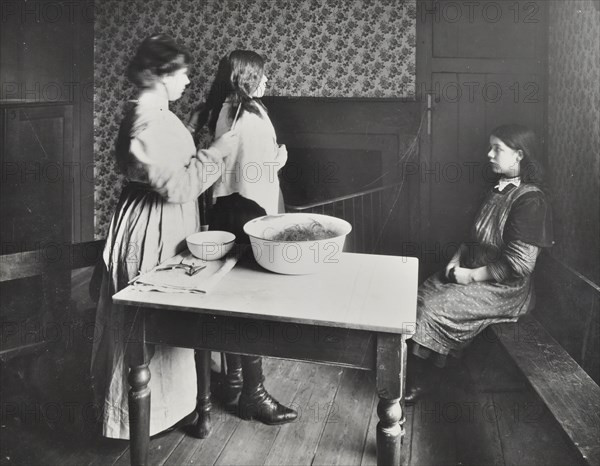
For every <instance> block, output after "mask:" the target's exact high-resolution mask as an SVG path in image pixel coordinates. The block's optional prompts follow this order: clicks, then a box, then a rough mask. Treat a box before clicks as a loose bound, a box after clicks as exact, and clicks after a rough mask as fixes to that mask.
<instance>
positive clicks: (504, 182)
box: [494, 176, 521, 192]
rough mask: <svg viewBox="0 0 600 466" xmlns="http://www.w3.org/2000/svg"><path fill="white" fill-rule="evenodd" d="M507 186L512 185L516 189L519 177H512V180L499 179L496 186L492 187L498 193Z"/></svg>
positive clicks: (519, 181)
mask: <svg viewBox="0 0 600 466" xmlns="http://www.w3.org/2000/svg"><path fill="white" fill-rule="evenodd" d="M509 184H512V185H514V186H515V188H518V187H519V185H520V184H521V177H520V176H513V177H512V178H500V180H499V181H498V184H497V185H496V186H494V188H495V189H497V190H498V191H500V192H502V191H504V189H505V188H506V187H507V186H508V185H509Z"/></svg>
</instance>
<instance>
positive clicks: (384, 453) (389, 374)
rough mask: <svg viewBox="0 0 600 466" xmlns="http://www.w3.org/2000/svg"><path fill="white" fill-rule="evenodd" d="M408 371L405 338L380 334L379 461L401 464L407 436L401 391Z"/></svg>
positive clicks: (378, 391) (378, 336)
mask: <svg viewBox="0 0 600 466" xmlns="http://www.w3.org/2000/svg"><path fill="white" fill-rule="evenodd" d="M405 374H406V337H404V336H403V335H394V334H384V333H380V334H378V335H377V393H378V395H379V404H378V405H377V416H378V417H379V423H378V424H377V464H378V465H379V466H383V465H393V466H399V465H400V462H401V453H402V437H403V436H404V420H405V416H404V409H403V408H404V407H403V406H402V394H403V391H404V378H405Z"/></svg>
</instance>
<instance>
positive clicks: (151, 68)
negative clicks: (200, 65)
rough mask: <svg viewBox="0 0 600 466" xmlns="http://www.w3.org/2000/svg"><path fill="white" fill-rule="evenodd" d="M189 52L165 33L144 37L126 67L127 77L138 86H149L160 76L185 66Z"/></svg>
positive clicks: (188, 58) (187, 62) (189, 58)
mask: <svg viewBox="0 0 600 466" xmlns="http://www.w3.org/2000/svg"><path fill="white" fill-rule="evenodd" d="M190 61H191V57H190V54H189V52H188V51H187V50H186V49H185V48H184V47H182V46H180V45H179V44H177V43H176V42H175V40H173V38H172V37H170V36H168V35H166V34H156V35H153V36H150V37H148V38H147V39H145V40H144V41H143V42H142V43H141V45H140V46H139V48H138V49H137V52H136V54H135V56H134V57H133V60H131V63H129V66H128V68H127V77H128V78H129V80H130V81H131V82H132V83H134V84H135V85H136V86H138V87H142V88H144V87H150V86H151V85H152V84H153V83H154V82H156V80H157V79H158V78H160V77H161V76H164V75H167V74H170V73H173V72H174V71H177V70H178V69H181V68H184V67H186V66H187V65H188V64H189V63H190Z"/></svg>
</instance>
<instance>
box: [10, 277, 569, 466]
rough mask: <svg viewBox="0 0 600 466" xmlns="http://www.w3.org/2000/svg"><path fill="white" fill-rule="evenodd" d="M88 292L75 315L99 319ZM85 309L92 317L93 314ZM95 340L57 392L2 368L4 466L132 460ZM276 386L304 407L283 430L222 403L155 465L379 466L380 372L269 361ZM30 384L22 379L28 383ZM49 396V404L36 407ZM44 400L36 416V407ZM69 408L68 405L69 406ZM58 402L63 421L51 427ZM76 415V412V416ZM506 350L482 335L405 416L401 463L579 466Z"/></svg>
mask: <svg viewBox="0 0 600 466" xmlns="http://www.w3.org/2000/svg"><path fill="white" fill-rule="evenodd" d="M85 291H86V290H85V287H79V288H77V285H75V286H74V297H75V301H77V306H76V310H75V314H76V316H77V318H78V319H81V321H82V322H85V321H86V320H87V321H89V320H90V319H93V312H90V311H89V309H90V308H89V303H87V302H86V301H85V296H84V295H85ZM86 309H87V310H86ZM86 344H87V345H88V346H89V342H88V343H86V341H85V339H83V341H82V339H79V340H76V341H75V342H74V343H73V346H72V350H73V353H74V357H73V358H72V359H71V360H70V364H71V365H72V367H70V370H69V374H71V375H70V379H69V380H67V379H65V380H63V381H62V384H61V387H62V388H60V389H59V390H57V391H53V392H51V393H41V392H40V391H39V390H28V389H26V388H24V389H22V390H21V389H19V390H14V389H13V390H11V387H15V386H16V385H18V384H19V383H21V384H23V387H26V386H27V384H26V381H27V379H26V375H27V374H26V372H27V371H23V370H21V375H19V368H17V367H16V366H15V367H6V368H5V367H3V368H2V370H3V374H2V376H3V384H4V383H5V382H6V383H7V384H9V385H10V386H9V387H3V398H2V425H1V430H0V464H2V465H23V466H34V465H61V466H71V465H73V466H81V465H127V464H129V450H128V444H127V442H126V441H118V440H108V439H104V438H102V437H101V436H100V435H99V434H98V432H97V431H96V430H94V427H93V423H92V422H91V421H90V414H89V413H86V411H85V408H86V406H88V403H89V391H88V390H86V382H85V381H86V376H87V370H88V366H89V359H88V358H89V347H88V346H86ZM264 371H265V376H266V382H265V385H266V387H267V389H268V390H269V391H270V392H271V393H272V394H273V395H274V396H275V397H276V398H277V399H279V400H280V401H281V402H283V403H285V404H288V405H291V406H293V407H295V408H296V409H297V410H298V412H299V418H298V420H297V421H296V422H295V423H292V424H288V425H284V426H266V425H262V424H260V423H257V422H250V421H242V420H240V419H239V418H238V417H237V416H235V415H234V414H232V413H227V412H225V411H224V410H223V409H222V407H221V406H220V405H219V404H218V403H217V402H215V403H214V408H213V431H212V433H211V435H210V437H209V438H208V439H205V440H197V439H195V438H193V437H191V436H189V435H187V434H186V432H185V431H184V430H177V431H174V432H170V433H168V434H164V435H160V436H157V437H155V438H153V439H152V440H151V442H150V463H151V464H152V465H161V466H162V465H169V466H173V465H192V464H195V465H344V466H346V465H365V466H366V465H369V466H372V465H375V464H376V451H375V428H376V423H377V414H376V407H377V396H376V393H375V389H374V380H373V376H372V374H370V373H368V372H364V371H358V370H351V369H340V368H336V367H332V366H324V365H315V364H308V363H299V362H293V361H280V360H275V359H265V360H264ZM19 377H21V379H19ZM42 399H43V400H45V401H43V402H41V401H39V400H42ZM36 404H37V405H38V408H39V409H37V411H38V412H37V414H36V409H35V406H36ZM68 406H71V408H67V407H68ZM52 407H55V408H56V409H57V410H58V411H57V412H60V413H61V414H62V417H61V419H59V420H58V421H57V420H56V416H54V418H53V419H54V421H53V422H50V421H51V420H52V419H50V418H52V417H53V413H52V411H51V409H52ZM69 409H70V410H71V412H72V416H70V417H69V416H67V414H69ZM554 422H555V421H554V420H553V419H552V417H551V416H550V415H549V413H548V412H547V411H546V410H545V408H544V406H543V404H542V403H541V402H540V400H539V399H538V398H537V397H536V395H535V394H534V393H533V392H532V391H531V390H530V389H529V388H528V387H527V385H526V383H525V382H524V380H523V379H522V378H521V376H520V375H519V373H518V371H517V370H516V368H514V367H513V366H512V363H511V362H510V360H508V358H507V357H506V356H505V354H504V353H503V352H502V350H501V348H499V347H498V345H497V344H496V343H495V342H494V341H493V339H490V338H486V337H485V335H484V336H482V337H480V338H478V339H477V340H476V341H475V342H474V344H473V345H472V346H471V347H470V348H469V349H468V350H467V351H466V352H465V355H464V357H463V359H462V360H461V361H460V362H458V363H456V364H454V365H453V366H452V367H450V368H448V369H446V370H445V371H443V373H442V377H441V379H440V382H439V384H438V385H437V387H436V390H434V392H433V393H432V394H431V395H430V396H429V397H428V398H426V399H423V400H422V401H420V402H419V403H417V404H416V405H414V406H410V407H408V408H407V411H406V422H405V432H406V435H405V438H404V445H403V456H402V464H403V465H419V466H421V465H459V464H460V465H467V464H471V465H524V466H533V465H553V464H554V465H571V464H576V458H577V456H576V455H575V454H574V453H573V452H572V451H571V450H570V449H569V447H568V445H567V443H566V442H565V441H564V439H563V437H562V432H561V430H560V429H559V428H558V426H556V424H555V423H554Z"/></svg>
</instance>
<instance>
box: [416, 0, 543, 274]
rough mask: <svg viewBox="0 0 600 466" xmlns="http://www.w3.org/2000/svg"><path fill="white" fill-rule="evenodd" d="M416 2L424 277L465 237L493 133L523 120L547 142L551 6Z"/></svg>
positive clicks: (484, 179)
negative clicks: (424, 118) (424, 114)
mask: <svg viewBox="0 0 600 466" xmlns="http://www.w3.org/2000/svg"><path fill="white" fill-rule="evenodd" d="M417 6H418V8H417V14H418V18H417V96H418V97H419V98H420V99H421V100H422V102H423V105H424V111H428V113H429V118H428V124H427V128H426V132H425V134H424V135H423V137H422V140H421V148H420V149H421V159H420V164H419V170H418V176H419V181H420V185H421V189H420V208H421V232H422V233H421V243H420V245H419V246H420V253H421V257H422V258H423V262H422V267H421V271H422V273H423V276H425V275H428V274H429V273H431V272H432V271H434V270H435V269H437V268H439V267H440V266H442V265H443V264H445V263H446V262H447V261H448V260H449V258H450V257H451V255H452V253H453V252H454V250H455V248H456V246H457V245H458V244H459V243H460V242H461V241H464V240H466V238H467V235H468V233H469V229H470V226H471V223H472V221H473V217H474V215H475V214H476V211H477V208H478V207H479V204H480V202H481V197H482V194H483V193H484V192H485V190H486V189H488V188H489V187H490V186H491V183H492V181H493V175H492V173H491V170H490V169H489V166H488V165H487V157H486V154H487V151H488V137H489V133H490V131H491V130H492V129H493V128H494V127H495V126H497V125H500V124H504V123H520V124H524V125H527V126H530V127H531V128H532V129H534V130H535V131H536V132H537V133H538V135H539V136H540V138H541V139H542V140H543V138H544V128H545V125H544V122H545V102H546V96H545V74H546V55H547V52H546V24H547V21H546V8H547V7H546V2H544V1H541V0H540V1H515V0H503V1H489V2H485V1H482V2H479V1H466V0H462V1H440V0H435V1H432V0H418V3H417ZM428 103H429V105H428ZM428 109H429V110H428Z"/></svg>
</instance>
